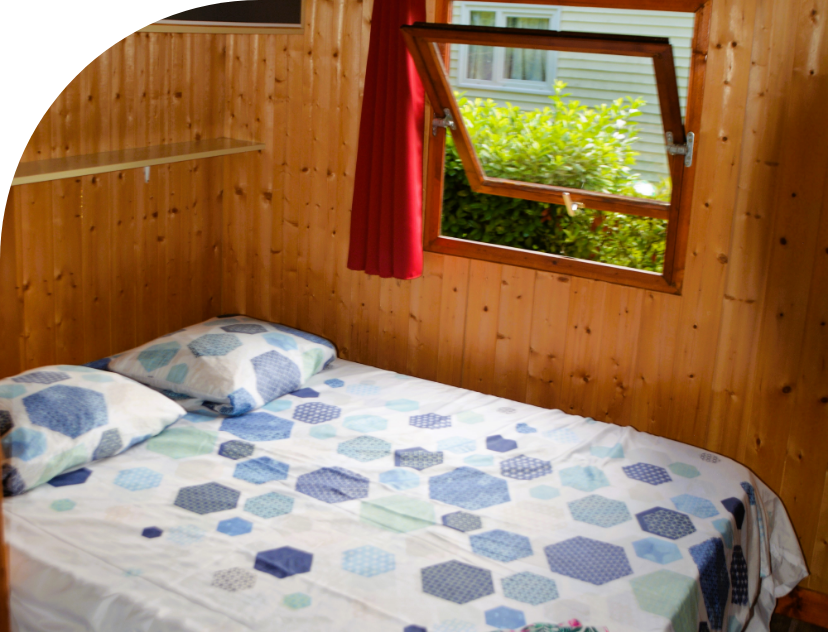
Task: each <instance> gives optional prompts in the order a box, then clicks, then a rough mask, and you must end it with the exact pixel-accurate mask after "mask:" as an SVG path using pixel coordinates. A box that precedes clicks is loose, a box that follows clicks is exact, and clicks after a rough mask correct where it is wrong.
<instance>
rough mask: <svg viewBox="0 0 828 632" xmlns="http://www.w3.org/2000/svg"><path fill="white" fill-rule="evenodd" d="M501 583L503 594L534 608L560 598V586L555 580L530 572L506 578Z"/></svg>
mask: <svg viewBox="0 0 828 632" xmlns="http://www.w3.org/2000/svg"><path fill="white" fill-rule="evenodd" d="M501 582H502V583H503V594H504V595H506V596H507V597H508V598H509V599H514V600H515V601H520V602H522V603H528V604H530V605H532V606H539V605H540V604H542V603H546V602H548V601H552V600H553V599H557V598H558V586H557V584H555V581H554V580H552V579H549V578H547V577H542V576H541V575H536V574H535V573H530V572H528V571H524V572H523V573H517V574H515V575H511V576H509V577H504V578H503V579H502V580H501Z"/></svg>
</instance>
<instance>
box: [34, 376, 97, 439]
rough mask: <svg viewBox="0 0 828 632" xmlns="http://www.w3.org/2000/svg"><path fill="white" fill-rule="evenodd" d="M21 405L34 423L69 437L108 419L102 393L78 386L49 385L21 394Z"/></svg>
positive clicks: (76, 436)
mask: <svg viewBox="0 0 828 632" xmlns="http://www.w3.org/2000/svg"><path fill="white" fill-rule="evenodd" d="M30 375H31V374H30ZM23 405H24V406H25V407H26V412H27V413H28V414H29V420H30V421H31V422H32V423H33V424H34V425H35V426H43V427H44V428H49V430H53V431H55V432H59V433H61V434H64V435H66V436H67V437H70V438H72V439H77V438H78V437H80V436H81V435H83V434H86V433H87V432H89V431H90V430H92V429H93V428H97V427H98V426H105V425H106V424H107V423H108V422H109V415H108V413H107V409H106V400H105V399H104V396H103V395H101V394H100V393H98V392H97V391H90V390H89V389H88V388H80V387H78V386H63V385H62V384H59V385H58V386H50V387H49V388H45V389H43V390H42V391H40V392H38V393H34V394H32V395H29V396H28V397H24V398H23Z"/></svg>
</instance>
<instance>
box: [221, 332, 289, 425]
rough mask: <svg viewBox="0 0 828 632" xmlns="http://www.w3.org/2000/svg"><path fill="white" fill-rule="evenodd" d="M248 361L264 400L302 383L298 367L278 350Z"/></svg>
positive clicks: (257, 388) (280, 394) (277, 395)
mask: <svg viewBox="0 0 828 632" xmlns="http://www.w3.org/2000/svg"><path fill="white" fill-rule="evenodd" d="M228 335H229V334H228ZM250 363H251V364H252V365H253V370H254V372H255V373H256V390H258V391H259V395H261V396H262V399H264V401H266V402H269V401H271V400H273V399H276V398H277V397H281V396H282V395H284V394H285V393H292V392H293V391H295V390H296V389H298V388H299V387H300V386H301V385H302V374H301V373H300V372H299V367H298V366H296V364H295V363H294V362H293V360H291V359H290V358H286V357H285V356H283V355H282V354H281V353H279V352H278V351H268V352H267V353H263V354H262V355H260V356H256V357H255V358H253V359H252V360H251V361H250ZM294 419H295V417H294Z"/></svg>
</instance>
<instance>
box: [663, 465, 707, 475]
mask: <svg viewBox="0 0 828 632" xmlns="http://www.w3.org/2000/svg"><path fill="white" fill-rule="evenodd" d="M667 467H668V468H670V471H671V472H672V473H673V474H675V475H676V476H681V477H683V478H696V477H697V476H701V472H699V470H698V468H697V467H695V466H694V465H689V464H687V463H671V464H670V465H668V466H667Z"/></svg>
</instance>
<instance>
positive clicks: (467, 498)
mask: <svg viewBox="0 0 828 632" xmlns="http://www.w3.org/2000/svg"><path fill="white" fill-rule="evenodd" d="M428 488H429V495H430V496H431V498H432V499H434V500H439V501H442V502H444V503H447V504H449V505H455V506H457V507H461V508H463V509H470V510H472V511H473V510H476V509H485V508H486V507H492V506H493V505H500V504H502V503H507V502H509V501H510V500H511V498H510V496H509V486H508V485H507V484H506V481H504V480H503V479H500V478H495V477H494V476H491V475H489V474H486V473H485V472H481V471H480V470H477V469H475V468H473V467H458V468H457V469H456V470H454V471H452V472H447V473H445V474H440V475H439V476H433V477H431V478H430V479H429V481H428Z"/></svg>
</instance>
